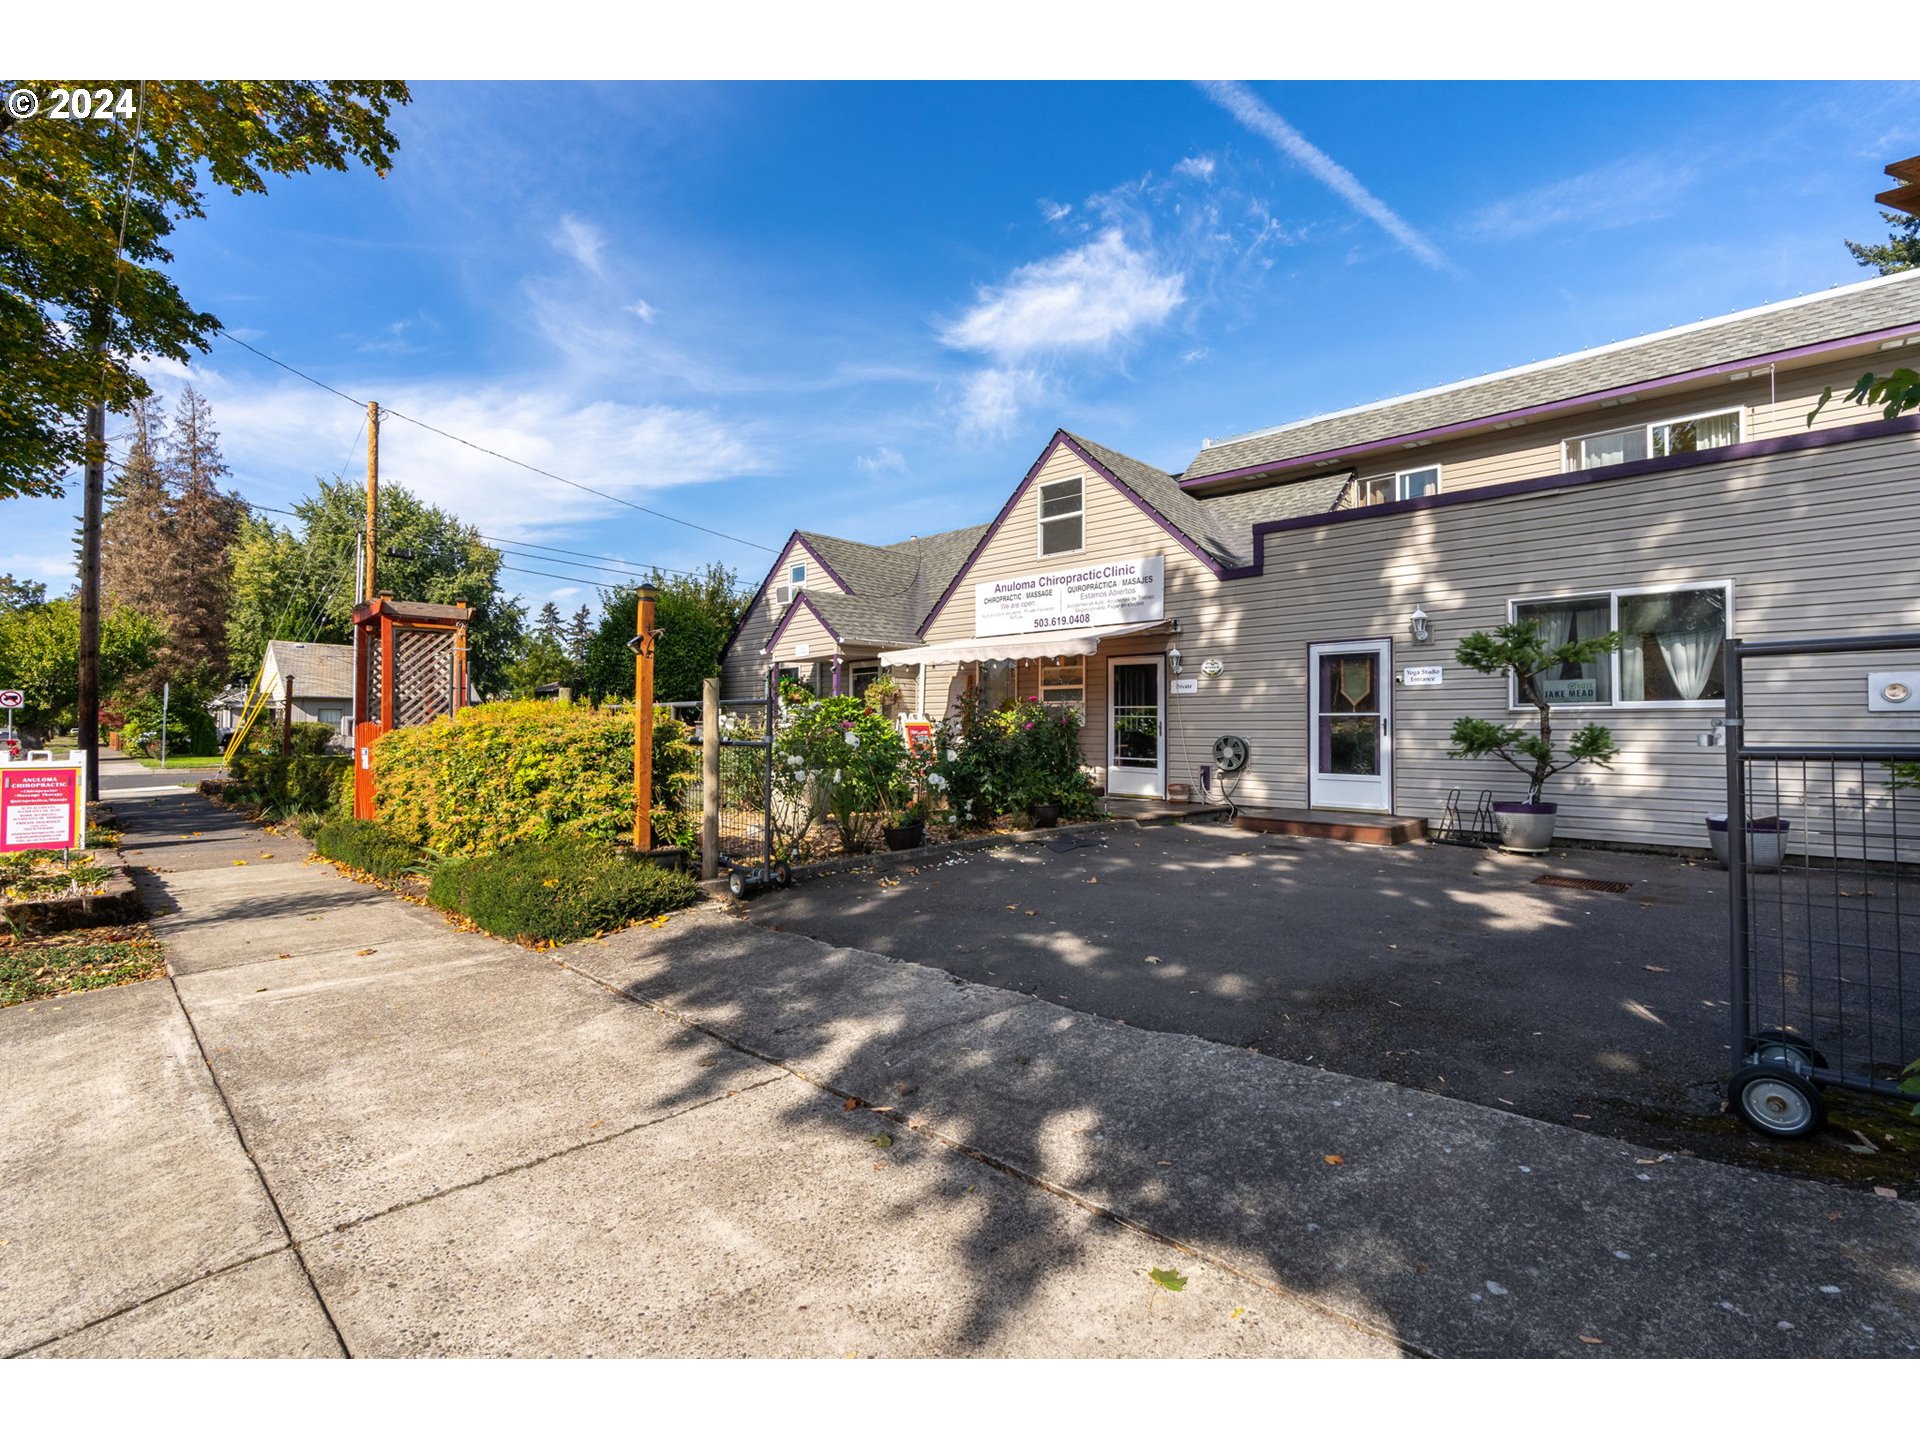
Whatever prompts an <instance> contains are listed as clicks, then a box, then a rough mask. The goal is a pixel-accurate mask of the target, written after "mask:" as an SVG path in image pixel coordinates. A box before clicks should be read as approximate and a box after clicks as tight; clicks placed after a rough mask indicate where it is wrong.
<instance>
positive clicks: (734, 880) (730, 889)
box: [727, 870, 748, 900]
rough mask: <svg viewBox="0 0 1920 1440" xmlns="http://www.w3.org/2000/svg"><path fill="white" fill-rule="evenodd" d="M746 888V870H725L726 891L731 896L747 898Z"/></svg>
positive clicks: (740, 898) (741, 898)
mask: <svg viewBox="0 0 1920 1440" xmlns="http://www.w3.org/2000/svg"><path fill="white" fill-rule="evenodd" d="M747 888H748V887H747V872H746V871H744V870H729V871H728V872H727V893H728V894H729V895H731V896H733V898H734V899H736V900H744V899H746V898H747Z"/></svg>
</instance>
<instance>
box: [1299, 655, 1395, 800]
mask: <svg viewBox="0 0 1920 1440" xmlns="http://www.w3.org/2000/svg"><path fill="white" fill-rule="evenodd" d="M1392 662H1393V642H1392V641H1390V640H1343V641H1339V642H1336V643H1330V644H1325V645H1312V646H1309V647H1308V651H1307V671H1308V681H1307V687H1308V691H1309V694H1308V706H1309V709H1308V714H1309V717H1310V720H1311V724H1312V727H1313V733H1312V737H1311V754H1310V755H1309V757H1308V762H1307V763H1308V782H1307V803H1308V804H1309V805H1310V806H1312V807H1313V808H1314V809H1328V810H1378V811H1381V812H1385V811H1389V810H1391V809H1392V808H1393V716H1392V709H1393V699H1392V686H1391V685H1390V684H1389V673H1390V670H1391V666H1392Z"/></svg>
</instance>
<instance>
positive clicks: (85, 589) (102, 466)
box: [78, 345, 107, 800]
mask: <svg viewBox="0 0 1920 1440" xmlns="http://www.w3.org/2000/svg"><path fill="white" fill-rule="evenodd" d="M100 358H101V362H102V363H103V364H104V363H105V361H106V347H105V346H104V345H102V346H101V347H100ZM106 488H107V407H106V405H105V404H104V403H99V404H94V405H89V406H88V407H87V478H86V489H85V499H84V500H83V502H82V505H81V515H80V725H79V735H78V739H79V741H80V751H81V753H82V754H83V755H85V756H86V758H87V799H89V800H98V799H99V798H100V513H101V510H102V508H103V506H104V496H105V494H106Z"/></svg>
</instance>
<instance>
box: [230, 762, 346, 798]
mask: <svg viewBox="0 0 1920 1440" xmlns="http://www.w3.org/2000/svg"><path fill="white" fill-rule="evenodd" d="M227 774H228V775H229V776H231V777H232V780H233V783H232V785H230V786H229V787H228V788H227V791H226V797H227V798H228V799H230V800H235V801H238V802H240V803H242V804H254V805H272V806H274V807H275V808H277V809H280V810H284V811H292V810H318V811H323V812H328V813H345V812H346V811H350V810H351V809H352V808H353V757H352V756H350V755H293V756H290V757H288V758H286V759H282V758H281V757H280V756H278V755H249V754H241V755H236V756H234V757H233V760H232V762H231V763H230V764H229V765H228V767H227Z"/></svg>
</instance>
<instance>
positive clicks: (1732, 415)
mask: <svg viewBox="0 0 1920 1440" xmlns="http://www.w3.org/2000/svg"><path fill="white" fill-rule="evenodd" d="M1740 415H1741V412H1740V411H1739V410H1738V409H1734V410H1718V411H1715V412H1713V413H1712V414H1709V415H1684V416H1680V417H1679V418H1677V419H1673V420H1656V421H1654V422H1653V423H1652V424H1651V425H1628V426H1623V427H1622V428H1621V429H1618V430H1603V431H1601V432H1600V433H1598V434H1596V435H1580V436H1576V437H1575V438H1574V439H1572V440H1569V441H1567V442H1566V445H1565V447H1564V456H1563V459H1562V468H1563V469H1566V470H1591V469H1593V468H1594V467H1595V466H1596V465H1624V464H1626V463H1627V461H1629V460H1646V459H1649V458H1651V459H1664V458H1665V457H1667V456H1669V455H1685V454H1687V453H1688V452H1690V451H1694V450H1711V449H1713V448H1714V447H1716V446H1719V445H1737V444H1738V443H1739V442H1740V436H1741V428H1740V427H1741V420H1740Z"/></svg>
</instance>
